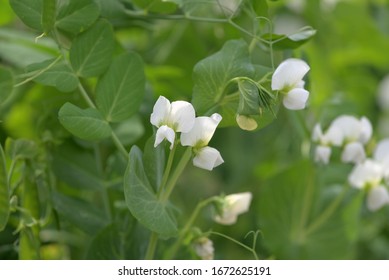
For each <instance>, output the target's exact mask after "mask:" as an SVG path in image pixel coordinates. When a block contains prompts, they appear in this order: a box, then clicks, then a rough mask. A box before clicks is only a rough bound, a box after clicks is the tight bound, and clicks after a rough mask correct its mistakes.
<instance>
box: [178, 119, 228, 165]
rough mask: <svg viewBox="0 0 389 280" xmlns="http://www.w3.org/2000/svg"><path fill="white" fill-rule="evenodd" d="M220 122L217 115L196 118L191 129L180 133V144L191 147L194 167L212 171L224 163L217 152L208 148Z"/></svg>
mask: <svg viewBox="0 0 389 280" xmlns="http://www.w3.org/2000/svg"><path fill="white" fill-rule="evenodd" d="M221 120H222V117H221V116H220V115H219V114H217V113H215V114H213V115H212V116H211V117H197V118H196V119H195V122H194V125H193V127H192V129H191V130H190V131H188V132H183V133H181V144H182V145H183V146H191V147H193V151H194V154H195V156H194V158H193V165H194V166H197V167H200V168H203V169H206V170H212V169H213V168H215V167H217V166H219V165H220V164H222V163H223V162H224V160H223V158H222V157H221V155H220V152H219V151H218V150H216V149H215V148H211V147H208V143H209V141H210V140H211V138H212V136H213V134H214V133H215V130H216V127H217V126H218V124H219V123H220V121H221Z"/></svg>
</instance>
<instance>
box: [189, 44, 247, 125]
mask: <svg viewBox="0 0 389 280" xmlns="http://www.w3.org/2000/svg"><path fill="white" fill-rule="evenodd" d="M253 74H254V67H253V66H252V64H251V63H250V57H249V52H248V46H247V44H246V42H245V41H243V40H232V41H228V42H226V43H225V45H224V46H223V48H222V49H221V50H220V51H219V52H217V53H215V54H213V55H211V56H209V57H207V58H205V59H204V60H202V61H200V62H198V63H197V64H196V66H195V67H194V72H193V80H194V88H193V100H192V103H193V105H194V107H195V108H196V111H197V113H198V114H199V115H203V114H206V113H209V111H217V110H218V109H220V113H221V115H222V117H223V120H222V123H221V125H223V123H224V124H226V123H231V120H233V121H232V123H234V122H235V121H234V120H235V115H236V108H237V106H238V100H234V101H232V102H225V101H223V98H224V97H225V94H226V92H225V91H226V89H227V86H228V85H229V83H230V81H231V79H233V78H236V77H245V76H247V77H250V76H252V75H253ZM219 107H221V108H219ZM228 120H229V121H228Z"/></svg>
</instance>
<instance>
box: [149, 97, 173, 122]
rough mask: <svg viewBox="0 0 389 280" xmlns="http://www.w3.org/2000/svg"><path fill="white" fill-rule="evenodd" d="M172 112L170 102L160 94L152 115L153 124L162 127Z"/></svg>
mask: <svg viewBox="0 0 389 280" xmlns="http://www.w3.org/2000/svg"><path fill="white" fill-rule="evenodd" d="M169 113H170V102H169V100H168V99H166V98H165V97H163V96H160V97H159V98H158V100H157V102H155V105H154V108H153V112H152V113H151V116H150V122H151V124H153V125H155V126H156V127H160V126H161V125H162V124H166V123H165V122H166V120H167V118H168V116H169Z"/></svg>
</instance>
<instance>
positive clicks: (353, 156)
mask: <svg viewBox="0 0 389 280" xmlns="http://www.w3.org/2000/svg"><path fill="white" fill-rule="evenodd" d="M341 158H342V162H352V163H360V162H363V161H364V160H365V158H366V154H365V149H364V147H363V145H362V143H359V142H352V143H348V144H347V145H346V146H345V147H344V149H343V152H342V157H341Z"/></svg>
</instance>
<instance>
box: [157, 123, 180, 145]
mask: <svg viewBox="0 0 389 280" xmlns="http://www.w3.org/2000/svg"><path fill="white" fill-rule="evenodd" d="M175 137H176V135H175V133H174V130H173V129H171V128H170V127H168V126H167V125H163V126H161V127H160V128H158V130H157V134H156V135H155V142H154V147H157V146H158V145H159V144H160V143H161V142H162V141H163V140H164V139H166V140H167V141H169V142H170V150H171V149H173V144H174V139H175Z"/></svg>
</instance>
